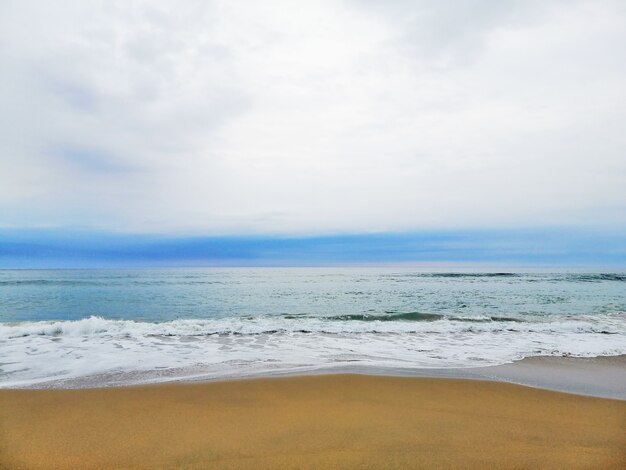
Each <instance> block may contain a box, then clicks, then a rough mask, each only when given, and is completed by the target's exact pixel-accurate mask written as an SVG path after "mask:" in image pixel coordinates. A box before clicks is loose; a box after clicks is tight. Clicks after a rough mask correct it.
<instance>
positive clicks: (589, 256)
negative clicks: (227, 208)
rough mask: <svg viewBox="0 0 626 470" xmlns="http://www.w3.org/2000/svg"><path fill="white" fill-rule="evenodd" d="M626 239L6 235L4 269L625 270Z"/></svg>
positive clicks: (0, 258)
mask: <svg viewBox="0 0 626 470" xmlns="http://www.w3.org/2000/svg"><path fill="white" fill-rule="evenodd" d="M625 240H626V237H624V236H623V234H612V235H607V234H597V233H576V232H573V231H571V230H565V229H552V230H547V231H546V230H500V231H496V230H482V231H446V232H441V231H440V232H435V231H431V232H422V233H392V234H390V233H385V234H352V235H327V236H316V237H280V236H273V237H271V236H221V237H172V236H169V237H167V236H155V235H122V234H111V233H98V232H84V231H77V232H67V231H62V232H59V231H53V230H52V231H51V230H35V231H32V230H31V231H26V232H24V231H4V232H0V268H85V267H166V266H359V265H372V266H375V265H396V266H400V265H415V266H433V267H437V266H454V265H455V263H456V265H457V266H462V265H473V266H480V265H483V266H494V267H498V266H509V267H512V266H518V267H524V266H529V267H598V268H605V269H625V268H626V242H625Z"/></svg>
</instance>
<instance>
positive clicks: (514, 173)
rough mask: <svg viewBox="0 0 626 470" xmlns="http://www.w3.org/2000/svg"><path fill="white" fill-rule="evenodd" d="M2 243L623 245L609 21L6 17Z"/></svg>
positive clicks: (477, 2) (608, 7) (254, 7)
mask: <svg viewBox="0 0 626 470" xmlns="http://www.w3.org/2000/svg"><path fill="white" fill-rule="evenodd" d="M0 70H1V72H0V103H1V105H0V226H1V227H3V228H5V229H8V228H20V229H24V228H34V227H60V228H63V227H73V228H77V227H78V228H82V229H89V230H105V231H123V232H130V233H163V234H188V235H223V234H264V233H265V234H300V235H302V234H325V233H363V232H380V231H383V232H384V231H420V230H433V229H436V230H447V229H477V228H485V227H487V228H488V227H492V228H493V227H495V228H516V227H553V226H574V227H587V228H593V229H594V230H597V229H602V230H604V229H607V230H614V229H619V230H621V229H622V228H623V227H626V189H625V188H626V2H624V1H621V0H616V1H603V0H593V1H573V0H572V1H570V0H567V1H565V0H564V1H508V0H493V1H487V0H472V1H409V0H407V1H402V0H399V1H389V0H387V1H380V2H377V1H373V0H371V1H358V0H345V1H314V2H299V1H298V2H296V1H268V2H258V1H198V2H192V1H177V2H160V1H146V2H129V1H106V2H93V1H85V0H77V1H60V0H59V1H54V2H50V1H40V2H33V1H27V0H19V1H18V0H15V1H11V0H8V1H7V0H5V1H2V2H1V3H0Z"/></svg>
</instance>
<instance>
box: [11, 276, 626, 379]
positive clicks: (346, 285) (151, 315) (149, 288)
mask: <svg viewBox="0 0 626 470" xmlns="http://www.w3.org/2000/svg"><path fill="white" fill-rule="evenodd" d="M620 354H626V273H624V272H590V271H567V272H565V271H562V272H550V271H531V270H506V271H489V270H484V269H481V270H471V269H467V268H465V269H463V270H451V269H447V270H425V269H415V268H233V269H222V268H202V269H201V268H184V269H182V268H181V269H136V270H129V269H121V270H113V269H100V270H0V387H29V386H39V387H46V386H64V384H65V385H69V386H89V385H90V384H92V385H93V384H96V385H120V384H131V383H150V382H162V381H168V380H177V379H217V378H227V377H228V378H232V377H246V376H257V375H270V374H282V373H294V372H296V373H305V372H315V371H327V370H328V371H332V370H350V368H358V369H359V370H367V369H368V368H371V370H385V369H389V370H395V371H398V370H401V371H405V372H406V373H410V372H411V370H416V369H424V368H471V367H479V366H486V365H496V364H504V363H508V362H512V361H516V360H519V359H522V358H525V357H531V356H575V357H594V356H611V355H620Z"/></svg>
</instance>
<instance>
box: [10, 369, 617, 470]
mask: <svg viewBox="0 0 626 470" xmlns="http://www.w3.org/2000/svg"><path fill="white" fill-rule="evenodd" d="M0 468H3V469H4V468H6V469H20V468H24V469H39V468H55V469H61V468H68V469H83V468H94V469H95V468H98V469H101V468H116V469H118V468H192V469H201V468H202V469H204V468H376V469H379V468H480V469H485V468H551V469H554V468H568V469H569V468H593V469H601V468H602V469H603V468H626V402H625V401H617V400H607V399H600V398H590V397H583V396H575V395H568V394H562V393H557V392H550V391H545V390H538V389H532V388H527V387H521V386H517V385H510V384H505V383H494V382H481V381H475V380H456V379H425V378H405V377H376V376H360V375H327V376H304V377H289V378H273V379H255V380H239V381H229V382H213V383H198V384H174V385H150V386H143V387H127V388H109V389H90V390H0Z"/></svg>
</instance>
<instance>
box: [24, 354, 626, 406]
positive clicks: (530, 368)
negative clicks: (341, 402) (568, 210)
mask: <svg viewBox="0 0 626 470" xmlns="http://www.w3.org/2000/svg"><path fill="white" fill-rule="evenodd" d="M151 372H153V374H152V375H151V374H149V373H148V374H146V373H145V372H142V373H141V375H137V374H135V373H133V372H122V373H116V374H102V375H94V376H87V377H80V378H75V379H66V380H52V381H47V382H43V383H37V384H33V385H30V386H25V387H18V388H20V389H82V388H110V387H127V386H129V387H132V386H150V385H163V384H173V383H199V382H217V381H229V380H254V379H259V378H276V377H295V376H303V375H331V374H361V375H377V376H391V377H416V378H441V379H466V380H483V381H493V382H505V383H512V384H517V385H524V386H528V387H533V388H540V389H545V390H552V391H557V392H565V393H572V394H576V395H585V396H592V397H597V398H610V399H617V400H626V355H620V356H602V357H547V356H539V357H529V358H525V359H521V360H519V361H515V362H513V363H509V364H501V365H495V366H486V367H472V368H432V369H430V368H416V369H406V368H385V367H373V366H338V367H332V368H328V367H325V368H318V369H314V370H312V369H308V370H307V369H293V370H277V371H271V372H268V371H264V372H259V373H249V374H247V375H240V376H235V375H232V376H222V377H211V376H207V375H203V374H202V372H201V371H199V370H197V371H195V374H191V375H186V376H179V375H178V374H179V373H180V371H176V370H163V371H151ZM188 372H191V371H188ZM157 376H158V377H159V379H158V380H155V377H157ZM133 379H135V380H133Z"/></svg>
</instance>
